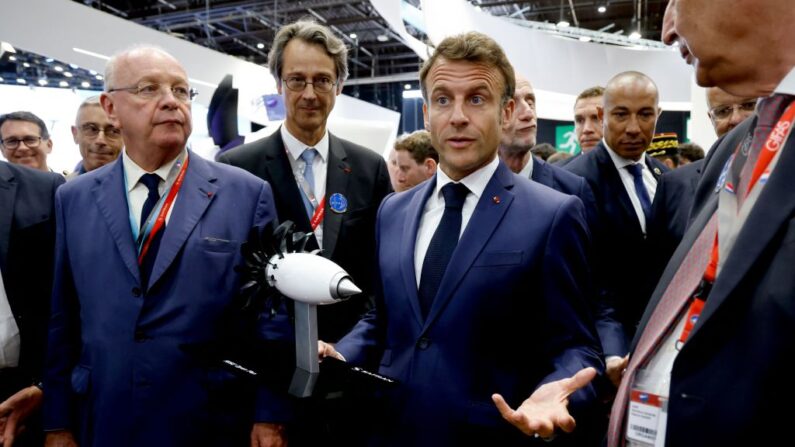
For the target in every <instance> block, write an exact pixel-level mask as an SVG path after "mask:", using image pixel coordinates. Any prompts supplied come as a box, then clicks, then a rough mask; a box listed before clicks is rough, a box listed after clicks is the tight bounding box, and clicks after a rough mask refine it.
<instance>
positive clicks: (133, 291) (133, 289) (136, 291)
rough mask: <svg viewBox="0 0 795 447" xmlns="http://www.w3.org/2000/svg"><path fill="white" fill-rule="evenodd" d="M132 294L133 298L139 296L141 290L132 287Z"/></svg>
mask: <svg viewBox="0 0 795 447" xmlns="http://www.w3.org/2000/svg"><path fill="white" fill-rule="evenodd" d="M132 294H133V296H134V297H139V296H141V289H140V288H139V287H133V288H132Z"/></svg>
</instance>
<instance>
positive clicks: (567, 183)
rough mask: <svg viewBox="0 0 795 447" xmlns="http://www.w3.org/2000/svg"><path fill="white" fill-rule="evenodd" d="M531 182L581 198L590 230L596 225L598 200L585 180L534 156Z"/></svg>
mask: <svg viewBox="0 0 795 447" xmlns="http://www.w3.org/2000/svg"><path fill="white" fill-rule="evenodd" d="M530 180H533V181H536V182H538V183H541V184H542V185H544V186H549V187H550V188H552V189H554V190H555V191H560V192H562V193H563V194H568V195H570V196H577V197H579V198H580V200H582V204H583V205H584V206H585V215H586V217H587V219H588V226H589V228H590V227H592V226H593V225H595V224H596V219H597V212H596V198H595V197H594V195H593V191H591V187H590V186H588V182H586V181H585V179H584V178H582V177H580V176H578V175H576V174H572V173H571V172H569V171H567V170H565V169H563V168H561V167H558V166H555V165H551V164H549V163H547V162H545V161H544V160H542V159H540V158H538V157H536V156H533V172H532V173H531V174H530Z"/></svg>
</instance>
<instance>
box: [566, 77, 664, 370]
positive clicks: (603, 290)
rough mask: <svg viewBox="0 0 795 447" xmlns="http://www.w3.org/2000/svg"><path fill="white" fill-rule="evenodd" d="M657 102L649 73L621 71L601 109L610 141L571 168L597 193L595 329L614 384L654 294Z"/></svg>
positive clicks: (606, 138) (660, 166) (661, 169)
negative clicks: (649, 272)
mask: <svg viewBox="0 0 795 447" xmlns="http://www.w3.org/2000/svg"><path fill="white" fill-rule="evenodd" d="M658 102H659V94H658V91H657V86H656V85H655V84H654V82H653V81H652V80H651V79H650V78H649V77H648V76H646V75H644V74H642V73H638V72H632V71H630V72H624V73H619V74H618V75H616V76H614V77H613V79H611V80H610V81H609V82H608V83H607V87H606V88H605V94H604V105H603V107H600V108H599V109H598V113H599V118H600V119H601V120H602V122H603V123H604V140H603V141H602V142H601V143H600V144H599V145H598V146H597V147H596V148H595V149H593V150H591V151H590V152H588V153H586V154H583V155H582V156H580V157H577V159H575V160H572V161H571V163H569V164H567V165H566V169H567V170H569V171H571V172H573V173H575V174H577V175H579V176H581V177H584V178H585V179H586V180H587V181H588V184H589V185H590V186H591V189H592V190H593V192H594V195H595V196H596V205H597V213H598V224H597V225H595V228H593V233H594V238H593V239H594V250H595V252H596V258H595V259H597V260H598V263H595V266H596V267H598V268H595V272H594V281H595V283H596V285H597V288H598V294H599V296H598V297H597V306H598V313H597V316H596V330H597V332H598V333H599V338H600V340H601V342H602V348H603V349H604V353H605V357H606V359H607V361H606V366H607V369H606V372H607V375H608V377H609V378H610V379H611V381H612V382H613V383H614V384H615V385H618V381H619V379H620V372H621V370H622V369H623V363H625V358H624V356H626V354H627V353H628V352H629V342H630V340H632V336H633V335H634V333H635V326H636V325H637V323H638V321H639V320H640V316H641V314H642V313H643V309H644V308H645V307H646V303H647V298H648V293H647V290H646V289H648V286H647V282H648V281H647V276H646V271H645V268H644V267H645V264H646V259H647V244H646V223H647V222H648V220H649V213H650V211H651V202H652V200H654V191H655V188H656V187H657V180H658V179H659V177H660V176H661V175H662V173H663V172H664V171H666V170H667V168H666V167H665V166H664V165H663V164H662V163H660V162H658V161H657V160H654V159H652V158H651V157H649V156H648V155H646V149H648V147H649V144H650V143H651V139H652V136H653V135H654V128H655V126H656V124H657V117H658V116H659V114H660V108H659V106H658Z"/></svg>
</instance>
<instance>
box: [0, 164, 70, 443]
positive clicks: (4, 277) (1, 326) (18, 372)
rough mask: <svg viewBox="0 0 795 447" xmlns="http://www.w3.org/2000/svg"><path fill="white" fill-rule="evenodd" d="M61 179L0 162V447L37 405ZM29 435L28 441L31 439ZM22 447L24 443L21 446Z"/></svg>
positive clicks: (35, 437) (30, 430) (11, 440)
mask: <svg viewBox="0 0 795 447" xmlns="http://www.w3.org/2000/svg"><path fill="white" fill-rule="evenodd" d="M63 182H64V178H63V177H62V176H60V175H57V174H53V173H49V172H47V173H45V172H41V171H37V170H33V169H28V168H27V167H23V166H20V165H13V164H10V163H6V162H4V161H0V350H1V352H0V354H1V355H0V444H2V445H4V446H8V445H11V444H12V443H14V445H36V444H37V443H38V445H41V443H42V440H41V438H40V436H41V434H40V432H39V433H36V429H34V428H32V427H28V434H27V435H26V437H28V438H29V439H28V440H27V441H25V439H24V437H23V438H19V439H17V440H16V441H17V442H16V443H15V441H14V438H15V437H16V434H17V432H18V430H19V428H20V427H21V426H23V425H26V421H25V420H26V419H27V418H28V417H29V416H30V415H31V414H32V413H33V411H34V410H35V409H37V408H38V407H39V406H40V405H41V399H42V392H41V388H40V385H39V383H40V382H41V379H42V376H41V375H42V371H41V370H42V361H43V359H44V347H45V344H46V338H47V319H48V317H49V309H50V293H51V291H52V289H51V288H52V266H53V247H54V245H55V217H54V213H53V199H54V197H55V189H56V188H57V187H58V186H60V185H61V184H62V183H63ZM29 435H32V436H33V437H32V438H31V437H30V436H29ZM25 442H30V444H26V443H25Z"/></svg>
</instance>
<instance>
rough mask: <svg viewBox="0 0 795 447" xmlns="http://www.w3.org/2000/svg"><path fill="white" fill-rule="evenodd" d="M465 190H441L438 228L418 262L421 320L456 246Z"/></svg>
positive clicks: (453, 187)
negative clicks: (419, 268)
mask: <svg viewBox="0 0 795 447" xmlns="http://www.w3.org/2000/svg"><path fill="white" fill-rule="evenodd" d="M468 193H469V189H468V188H467V187H466V186H464V185H463V184H461V183H448V184H446V185H444V186H443V187H442V195H443V196H444V214H442V220H441V222H439V226H438V227H436V231H435V232H434V233H433V238H431V243H430V244H429V245H428V252H427V253H425V260H424V261H423V262H422V276H421V277H420V289H419V292H418V294H419V298H420V308H421V310H422V316H423V317H427V316H428V311H429V310H430V309H431V304H433V300H434V299H435V298H436V293H437V292H438V291H439V284H441V282H442V277H443V276H444V272H445V270H447V264H449V263H450V258H451V257H452V255H453V250H455V246H456V245H458V236H459V234H460V233H461V209H462V208H463V207H464V200H465V199H466V197H467V194H468Z"/></svg>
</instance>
